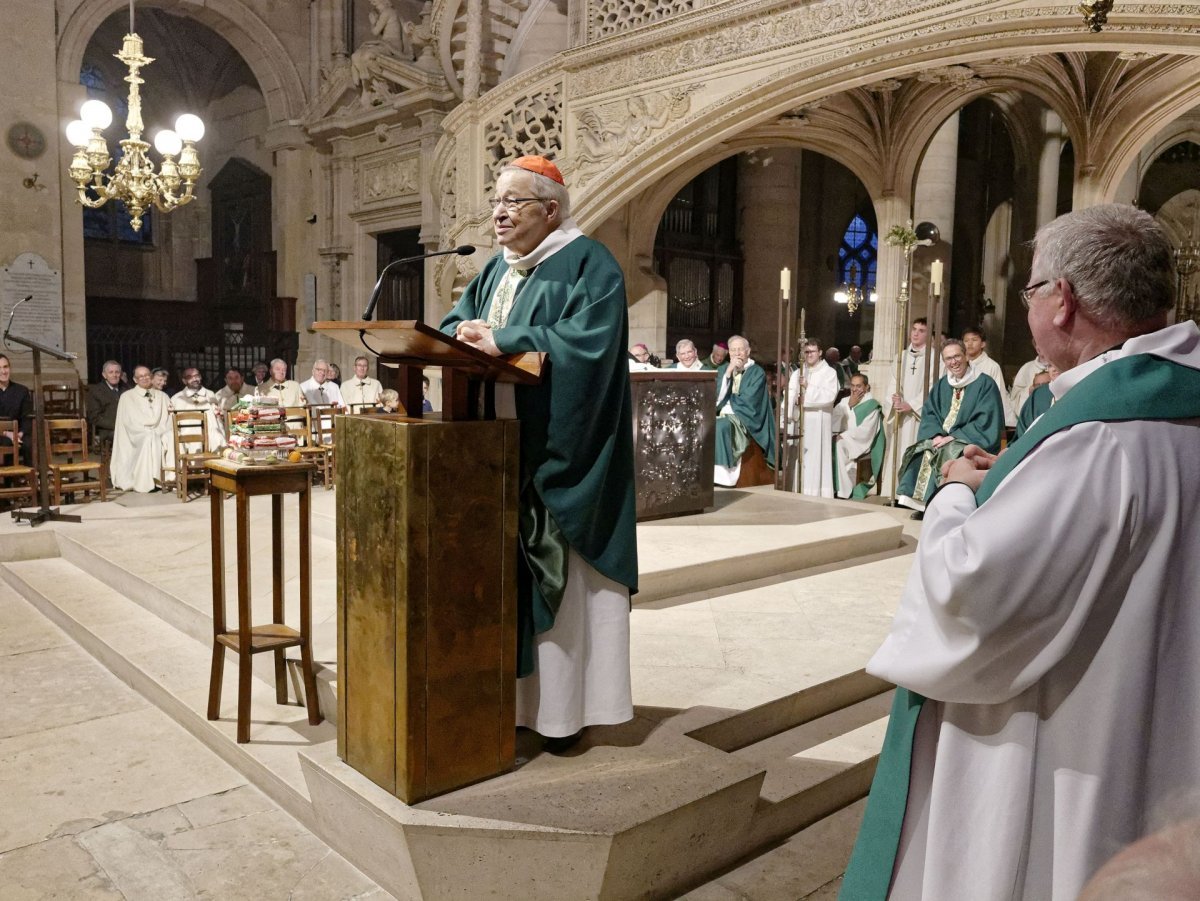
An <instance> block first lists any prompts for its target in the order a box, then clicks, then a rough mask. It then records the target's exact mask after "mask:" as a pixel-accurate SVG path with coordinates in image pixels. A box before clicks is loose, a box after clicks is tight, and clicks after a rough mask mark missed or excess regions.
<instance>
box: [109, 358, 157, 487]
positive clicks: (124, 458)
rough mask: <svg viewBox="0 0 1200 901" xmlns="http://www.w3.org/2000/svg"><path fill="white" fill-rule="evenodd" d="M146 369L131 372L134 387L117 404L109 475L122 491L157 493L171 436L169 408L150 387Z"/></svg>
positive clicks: (114, 485)
mask: <svg viewBox="0 0 1200 901" xmlns="http://www.w3.org/2000/svg"><path fill="white" fill-rule="evenodd" d="M151 378H152V376H151V373H150V370H149V369H148V368H147V367H145V366H138V367H137V368H136V369H134V370H133V381H134V387H133V388H131V389H130V390H128V391H126V392H125V393H124V394H122V395H121V399H120V401H118V402H117V423H116V430H115V432H114V433H113V451H112V459H111V461H110V462H109V475H110V476H111V478H112V483H113V487H114V488H117V489H119V490H121V491H141V492H145V493H149V492H152V491H157V490H158V486H157V485H155V482H156V481H158V480H161V479H162V473H163V462H164V456H165V450H166V438H167V437H168V436H169V435H170V431H171V420H170V404H169V402H168V400H167V396H166V395H165V394H163V393H162V392H161V391H159V390H158V389H157V388H153V387H151Z"/></svg>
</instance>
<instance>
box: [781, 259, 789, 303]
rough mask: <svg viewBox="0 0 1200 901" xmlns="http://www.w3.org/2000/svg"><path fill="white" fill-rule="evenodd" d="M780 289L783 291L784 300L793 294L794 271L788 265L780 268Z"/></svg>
mask: <svg viewBox="0 0 1200 901" xmlns="http://www.w3.org/2000/svg"><path fill="white" fill-rule="evenodd" d="M779 290H780V291H782V292H783V299H784V300H787V299H788V298H789V297H791V296H792V272H791V270H790V269H788V268H787V267H786V266H784V267H783V269H781V270H779Z"/></svg>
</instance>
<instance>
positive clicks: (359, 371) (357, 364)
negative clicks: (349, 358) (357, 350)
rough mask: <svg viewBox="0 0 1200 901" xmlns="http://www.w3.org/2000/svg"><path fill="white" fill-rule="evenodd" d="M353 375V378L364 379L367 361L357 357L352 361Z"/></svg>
mask: <svg viewBox="0 0 1200 901" xmlns="http://www.w3.org/2000/svg"><path fill="white" fill-rule="evenodd" d="M354 376H355V378H359V379H365V378H366V377H367V361H366V360H363V359H361V358H360V359H357V360H355V361H354Z"/></svg>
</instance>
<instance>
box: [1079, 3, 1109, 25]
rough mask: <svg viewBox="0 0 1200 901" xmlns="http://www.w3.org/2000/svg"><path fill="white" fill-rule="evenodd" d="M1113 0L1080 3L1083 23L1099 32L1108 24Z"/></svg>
mask: <svg viewBox="0 0 1200 901" xmlns="http://www.w3.org/2000/svg"><path fill="white" fill-rule="evenodd" d="M1112 8H1113V0H1093V2H1086V0H1085V2H1083V3H1080V4H1079V11H1080V12H1081V13H1083V24H1084V25H1086V26H1087V27H1088V29H1089V30H1090V31H1094V32H1097V33H1099V32H1100V30H1101V29H1102V28H1104V26H1105V25H1107V24H1108V14H1109V13H1110V12H1112Z"/></svg>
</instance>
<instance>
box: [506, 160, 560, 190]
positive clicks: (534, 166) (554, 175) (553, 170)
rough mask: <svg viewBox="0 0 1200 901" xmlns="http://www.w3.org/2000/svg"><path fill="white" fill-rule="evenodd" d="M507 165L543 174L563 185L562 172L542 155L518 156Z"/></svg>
mask: <svg viewBox="0 0 1200 901" xmlns="http://www.w3.org/2000/svg"><path fill="white" fill-rule="evenodd" d="M508 165H510V166H516V167H517V168H518V169H524V170H525V171H527V172H536V173H537V174H538V175H544V176H546V178H549V179H552V180H553V181H556V182H558V183H559V184H560V185H564V187H565V182H563V177H562V173H561V172H559V171H558V166H556V165H554V163H552V162H550V160H548V159H546V158H545V157H544V156H520V157H517V158H516V159H515V160H513V161H512V162H511V163H509V164H508Z"/></svg>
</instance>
